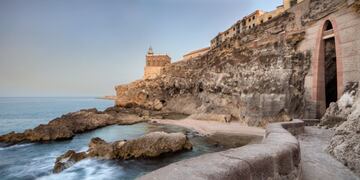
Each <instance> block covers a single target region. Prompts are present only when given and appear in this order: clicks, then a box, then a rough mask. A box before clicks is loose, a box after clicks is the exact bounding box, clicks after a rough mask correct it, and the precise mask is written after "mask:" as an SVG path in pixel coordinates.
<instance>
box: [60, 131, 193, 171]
mask: <svg viewBox="0 0 360 180" xmlns="http://www.w3.org/2000/svg"><path fill="white" fill-rule="evenodd" d="M190 149H192V144H191V143H190V141H189V140H188V138H187V137H186V136H185V135H184V134H182V133H165V132H152V133H149V134H147V135H144V136H142V137H140V138H138V139H134V140H131V141H126V140H121V141H115V142H113V143H107V142H106V141H104V140H102V139H101V138H98V137H97V138H93V139H91V141H90V143H89V150H88V151H87V152H79V153H76V152H75V151H73V150H69V151H68V152H66V153H65V154H63V155H61V156H60V157H58V158H57V159H56V162H55V166H54V172H55V173H59V172H61V171H63V170H64V169H66V168H69V167H70V166H72V165H73V164H75V163H76V162H78V161H80V160H83V159H85V158H90V157H96V158H101V159H119V160H126V159H133V158H142V157H144V158H145V157H150V158H151V157H157V156H159V155H161V154H164V153H171V152H178V151H181V150H190Z"/></svg>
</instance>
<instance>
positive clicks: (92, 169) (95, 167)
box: [37, 159, 124, 180]
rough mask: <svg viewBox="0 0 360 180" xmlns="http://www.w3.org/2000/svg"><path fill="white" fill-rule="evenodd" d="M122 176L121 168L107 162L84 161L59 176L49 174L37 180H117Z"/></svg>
mask: <svg viewBox="0 0 360 180" xmlns="http://www.w3.org/2000/svg"><path fill="white" fill-rule="evenodd" d="M123 174H124V171H123V170H122V168H121V167H120V166H118V165H115V164H111V163H109V162H105V161H101V160H96V159H85V160H82V161H80V162H78V163H76V164H75V165H73V166H72V167H70V168H68V169H66V170H64V171H63V172H61V173H59V174H50V175H46V176H42V177H39V178H37V179H38V180H59V179H66V180H72V179H73V180H77V179H85V180H97V179H102V180H107V179H119V178H121V176H122V175H123Z"/></svg>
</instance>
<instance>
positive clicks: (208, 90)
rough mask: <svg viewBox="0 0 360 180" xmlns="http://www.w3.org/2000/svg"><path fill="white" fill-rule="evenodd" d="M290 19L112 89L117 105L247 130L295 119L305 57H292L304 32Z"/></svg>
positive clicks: (306, 64)
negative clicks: (202, 117) (227, 118)
mask: <svg viewBox="0 0 360 180" xmlns="http://www.w3.org/2000/svg"><path fill="white" fill-rule="evenodd" d="M294 19H295V18H294V14H291V13H285V14H283V15H281V16H279V17H277V18H275V19H273V20H272V21H269V22H266V23H264V24H262V25H259V26H257V27H255V28H253V29H251V30H249V31H247V32H245V33H243V34H241V35H240V36H238V37H234V38H232V39H229V40H227V41H225V42H224V43H223V44H221V46H219V47H216V48H214V49H212V50H211V51H210V52H209V53H207V54H206V55H204V56H202V57H200V58H197V59H193V60H191V61H186V62H178V63H174V64H171V65H169V66H166V67H165V69H164V72H163V74H162V75H161V76H160V77H158V78H156V79H152V80H140V81H135V82H133V83H131V84H128V85H120V86H117V87H116V91H117V97H118V99H117V105H119V106H125V107H130V106H134V105H136V106H143V107H146V108H149V109H157V110H160V109H162V110H169V111H175V112H181V113H188V114H199V113H210V114H212V113H216V114H227V115H231V117H232V119H233V120H239V121H241V122H243V123H246V124H248V125H251V126H264V125H265V124H267V123H268V122H274V121H287V120H289V119H290V118H291V117H293V116H297V117H298V116H300V114H299V112H302V109H303V108H304V107H303V106H304V104H303V98H302V97H303V93H304V89H303V87H304V86H303V84H304V78H305V75H306V73H307V71H308V68H309V64H310V54H309V53H301V52H297V45H298V43H299V42H300V41H301V40H302V39H303V37H304V32H303V31H295V30H294V29H293V28H294V27H295V20H294Z"/></svg>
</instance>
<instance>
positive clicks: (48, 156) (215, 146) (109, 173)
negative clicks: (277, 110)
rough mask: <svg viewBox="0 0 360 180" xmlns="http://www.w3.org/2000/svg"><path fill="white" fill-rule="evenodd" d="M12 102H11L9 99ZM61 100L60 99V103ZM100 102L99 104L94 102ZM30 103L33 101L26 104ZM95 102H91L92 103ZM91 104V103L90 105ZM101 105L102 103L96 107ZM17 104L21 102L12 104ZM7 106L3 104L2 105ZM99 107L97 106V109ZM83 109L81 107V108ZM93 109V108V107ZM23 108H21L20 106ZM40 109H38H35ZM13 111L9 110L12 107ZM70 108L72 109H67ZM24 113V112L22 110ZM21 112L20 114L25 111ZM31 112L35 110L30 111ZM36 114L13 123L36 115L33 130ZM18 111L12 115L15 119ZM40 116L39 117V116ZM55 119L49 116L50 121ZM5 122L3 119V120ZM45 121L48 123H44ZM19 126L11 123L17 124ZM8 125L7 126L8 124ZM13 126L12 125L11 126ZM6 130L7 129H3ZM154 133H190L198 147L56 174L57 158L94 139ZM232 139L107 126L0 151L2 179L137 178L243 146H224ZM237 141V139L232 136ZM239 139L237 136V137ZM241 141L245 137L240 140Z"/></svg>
mask: <svg viewBox="0 0 360 180" xmlns="http://www.w3.org/2000/svg"><path fill="white" fill-rule="evenodd" d="M0 100H1V99H0ZM69 100H71V102H67V103H70V104H72V103H79V102H78V101H81V103H80V105H79V106H76V108H75V106H74V108H73V110H71V111H76V110H79V108H90V107H97V108H99V109H100V110H102V109H104V108H106V107H107V106H111V104H109V102H108V101H103V100H97V99H90V100H89V99H86V101H85V102H82V101H84V100H83V99H80V100H78V101H77V100H73V99H69ZM8 101H9V100H8ZM57 101H58V100H57ZM94 101H97V102H94ZM26 102H27V103H29V100H27V101H26ZM41 102H42V103H50V104H49V107H53V106H54V104H53V103H55V104H56V102H52V100H51V99H50V100H46V101H41ZM60 102H61V103H60V105H59V107H61V106H62V105H64V104H66V103H64V102H63V101H60ZM89 102H91V103H89ZM38 103H39V101H36V103H35V104H38ZM87 103H89V104H87ZM96 103H98V104H96ZM12 104H13V105H15V104H17V103H12ZM1 105H4V103H2V104H1V103H0V106H1ZM94 105H95V106H94ZM41 106H42V107H46V106H45V105H41ZM80 106H81V107H80ZM89 106H90V107H89ZM20 107H21V106H20ZM26 107H29V106H26ZM35 107H36V106H35ZM8 109H9V108H8ZM65 109H68V108H65ZM20 110H21V109H20ZM20 110H19V113H21V111H20ZM54 110H56V111H57V112H54V113H53V115H54V116H59V115H61V114H60V113H63V112H62V111H61V110H59V109H54ZM28 111H31V108H30V109H28ZM34 111H39V112H37V113H31V112H26V113H24V115H23V116H21V115H17V116H15V117H20V118H13V119H12V120H11V121H18V123H21V120H22V119H26V118H29V117H28V115H29V114H30V115H31V114H35V116H34V115H33V116H34V117H33V118H34V120H33V122H32V123H33V124H32V125H33V127H35V126H36V125H38V124H40V123H38V122H37V120H36V119H42V118H41V117H42V113H41V110H38V109H34ZM44 112H46V113H47V114H49V113H50V114H51V109H46V108H45V110H44ZM0 113H2V115H0V117H6V116H8V115H9V114H11V113H7V112H3V111H1V112H0ZM14 114H15V112H13V113H12V116H13V115H14ZM37 116H38V117H37ZM51 118H54V117H49V120H51ZM3 119H6V121H9V118H8V117H7V118H3ZM0 121H2V119H0ZM43 121H44V120H43ZM13 124H15V123H10V125H13ZM4 125H5V126H6V125H7V124H4ZM10 125H9V126H10ZM5 129H7V130H16V131H21V128H18V127H6V128H5ZM18 129H20V130H18ZM2 131H4V129H2ZM154 131H165V132H169V133H171V132H183V133H184V134H186V135H187V136H188V137H189V139H190V141H191V142H192V144H193V145H194V148H193V150H191V151H183V152H179V153H175V154H165V155H162V156H160V157H158V158H153V159H139V160H127V161H109V160H97V159H87V160H83V161H81V162H79V163H77V164H75V165H74V166H72V167H71V168H69V169H67V170H65V171H63V172H61V173H59V174H53V173H52V168H53V166H54V162H55V159H56V157H58V156H59V155H61V154H63V153H64V152H66V151H67V150H70V149H73V150H76V151H85V150H87V145H88V143H89V141H90V139H91V138H93V137H100V138H102V139H104V140H106V141H108V142H112V141H116V140H120V139H127V140H130V139H135V138H138V137H140V136H142V135H144V134H147V133H149V132H154ZM227 138H228V137H226V136H223V135H217V136H214V137H203V136H199V135H198V134H197V133H195V132H193V131H191V130H188V129H185V128H182V127H179V126H174V125H161V124H148V123H139V124H134V125H126V126H120V125H113V126H108V127H103V128H100V129H97V130H94V131H89V132H87V133H83V134H79V135H76V136H75V137H74V138H73V139H71V140H65V141H52V142H47V143H31V144H19V145H15V146H10V147H2V148H0V156H1V157H2V160H1V161H0V176H1V177H2V178H1V179H134V178H136V177H138V176H141V175H143V174H145V173H147V172H150V171H153V170H155V169H158V168H160V167H163V166H166V165H168V164H170V163H172V162H176V161H179V160H182V159H187V158H191V157H195V156H198V155H201V154H205V153H211V152H217V151H222V150H225V149H228V148H232V147H234V146H241V145H243V144H241V143H240V144H230V145H229V144H226V143H222V142H223V141H224V140H225V139H227ZM231 138H234V137H231ZM235 138H236V137H235ZM244 138H245V139H244V140H245V141H243V140H241V141H239V142H244V144H246V143H248V142H250V140H247V139H249V138H252V137H244ZM240 139H241V138H240Z"/></svg>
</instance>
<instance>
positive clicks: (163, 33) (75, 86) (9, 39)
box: [0, 0, 282, 96]
mask: <svg viewBox="0 0 360 180" xmlns="http://www.w3.org/2000/svg"><path fill="white" fill-rule="evenodd" d="M281 4H282V0H274V1H271V0H0V96H102V95H112V94H115V92H114V86H115V85H117V84H122V83H128V82H131V81H133V80H136V79H140V78H141V77H142V74H143V68H144V65H145V60H144V56H145V53H146V50H147V48H148V47H149V45H152V47H153V49H154V51H155V52H156V53H168V54H169V55H170V56H171V57H172V59H173V61H174V60H177V59H179V58H180V57H181V56H182V55H183V54H184V53H186V52H187V51H190V50H193V49H197V48H202V47H206V46H209V44H210V40H211V39H212V38H213V37H214V36H216V34H217V33H218V32H220V31H223V30H225V29H226V28H228V27H229V26H230V25H232V24H233V23H234V22H235V21H236V20H238V19H241V18H242V17H243V16H245V15H247V14H249V13H251V12H253V11H254V10H256V9H263V10H267V11H269V10H272V9H275V8H276V6H278V5H281Z"/></svg>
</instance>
